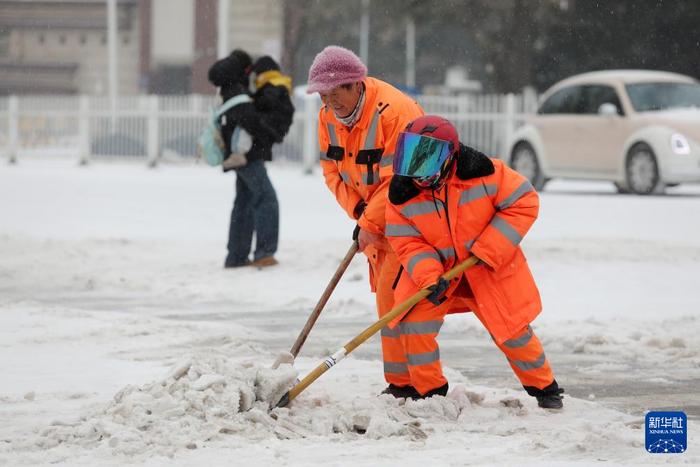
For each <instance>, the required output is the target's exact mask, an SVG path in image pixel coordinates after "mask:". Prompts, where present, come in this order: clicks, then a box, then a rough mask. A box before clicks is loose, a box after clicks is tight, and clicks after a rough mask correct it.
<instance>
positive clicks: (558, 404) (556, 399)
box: [523, 380, 564, 410]
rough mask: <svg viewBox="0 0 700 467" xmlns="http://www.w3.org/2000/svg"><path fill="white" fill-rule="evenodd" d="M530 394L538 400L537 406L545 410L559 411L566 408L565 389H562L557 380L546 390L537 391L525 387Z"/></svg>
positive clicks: (534, 388) (530, 387)
mask: <svg viewBox="0 0 700 467" xmlns="http://www.w3.org/2000/svg"><path fill="white" fill-rule="evenodd" d="M523 387H524V388H525V390H526V391H527V393H528V394H530V395H531V396H533V397H535V398H536V399H537V405H539V406H540V407H542V408H543V409H555V410H559V409H561V408H563V407H564V402H563V399H564V396H562V393H563V392H564V388H560V387H559V385H558V384H557V380H554V381H552V384H550V385H549V386H547V387H546V388H544V389H537V388H536V387H534V386H523Z"/></svg>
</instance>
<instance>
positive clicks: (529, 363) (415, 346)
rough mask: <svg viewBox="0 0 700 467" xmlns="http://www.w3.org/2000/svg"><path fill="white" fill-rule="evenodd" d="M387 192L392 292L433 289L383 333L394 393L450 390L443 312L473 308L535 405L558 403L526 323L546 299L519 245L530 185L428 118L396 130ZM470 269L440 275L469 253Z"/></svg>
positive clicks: (534, 207) (399, 297)
mask: <svg viewBox="0 0 700 467" xmlns="http://www.w3.org/2000/svg"><path fill="white" fill-rule="evenodd" d="M394 173H395V175H394V177H393V179H392V181H391V186H390V188H389V201H390V202H389V203H388V205H387V211H386V236H387V239H388V240H389V243H390V244H391V246H392V248H393V249H394V251H396V254H397V255H398V257H399V260H400V262H401V267H402V272H401V274H400V277H399V279H398V283H397V286H396V291H395V299H396V302H397V303H399V302H402V301H404V300H405V299H407V298H408V297H410V296H411V295H413V294H415V293H416V292H417V291H418V290H419V289H424V288H430V289H431V290H432V293H431V294H430V295H429V296H428V299H427V300H423V301H421V302H419V303H418V304H417V305H416V306H415V307H414V308H413V309H411V310H410V311H409V312H408V313H406V314H405V315H404V316H403V317H402V318H399V319H397V320H396V321H395V322H393V323H390V324H389V326H387V327H386V328H384V329H383V330H382V336H383V337H382V339H383V341H384V342H385V343H384V345H385V348H387V347H389V348H391V349H392V350H391V354H392V355H399V356H400V357H397V358H396V359H395V360H394V361H390V362H385V365H388V366H389V367H390V368H391V369H392V371H393V372H394V373H395V378H394V381H398V382H395V383H394V384H397V385H398V386H399V387H397V388H395V389H394V392H395V393H401V395H402V396H403V397H413V398H419V397H428V396H432V395H435V394H440V395H445V394H446V393H447V389H448V384H447V380H446V379H445V377H444V376H443V374H442V367H441V364H440V351H439V348H438V344H437V341H436V336H437V334H438V332H439V330H440V327H441V326H442V322H443V319H444V317H445V315H446V314H447V313H454V312H463V311H469V310H471V311H473V312H474V314H475V315H476V316H477V318H479V320H480V321H481V322H482V323H483V325H484V326H485V327H486V329H487V330H488V331H489V333H490V334H491V336H492V337H493V340H494V341H495V342H496V345H497V346H498V348H499V349H501V351H502V352H503V353H504V354H505V356H506V358H507V359H508V362H509V363H510V365H511V367H512V368H513V371H514V372H515V375H516V376H517V377H518V379H519V380H520V382H521V383H522V385H523V387H524V388H525V390H526V391H527V392H528V394H530V395H531V396H534V397H536V398H537V401H538V403H539V405H540V407H545V408H552V409H559V408H561V407H562V406H563V404H562V396H561V395H560V394H561V393H562V392H563V390H562V389H560V388H559V386H558V385H557V382H556V381H555V379H554V375H553V374H552V370H551V368H550V366H549V362H548V361H547V359H546V357H545V354H544V350H543V349H542V345H541V344H540V341H539V339H537V336H535V334H534V332H533V331H532V328H531V327H530V322H531V321H532V320H533V319H534V318H535V317H536V316H537V315H538V314H539V312H540V310H541V308H542V304H541V302H540V295H539V292H538V290H537V286H536V285H535V281H534V279H533V277H532V274H531V273H530V269H529V268H528V266H527V262H526V260H525V256H524V255H523V252H522V251H521V249H520V247H519V246H518V245H519V243H520V241H521V240H522V238H523V237H524V236H525V234H526V233H527V231H528V230H529V229H530V227H531V226H532V224H533V223H534V222H535V219H536V218H537V213H538V210H539V198H538V196H537V193H536V192H535V190H534V189H533V187H532V185H530V183H529V182H528V181H527V180H526V179H525V178H524V177H522V176H521V175H520V174H518V173H517V172H515V171H514V170H512V169H510V168H509V167H507V166H506V165H505V164H504V163H503V162H502V161H500V160H497V159H490V158H488V157H486V156H485V155H483V154H482V153H480V152H478V151H476V150H474V149H472V148H469V147H467V146H464V145H461V144H460V142H459V138H458V135H457V131H456V130H455V128H454V126H453V125H452V124H451V123H450V122H448V121H447V120H445V119H443V118H441V117H436V116H430V115H426V116H423V117H420V118H418V119H416V120H414V121H413V122H411V123H410V124H409V125H408V126H407V127H406V129H405V131H404V132H403V133H401V135H400V136H399V139H398V142H397V148H396V156H395V159H394ZM472 255H475V256H477V257H478V258H479V259H480V262H479V263H477V265H476V266H473V267H472V268H470V269H467V271H465V273H464V274H463V275H461V276H460V277H457V278H455V279H454V280H452V281H451V282H449V283H448V282H447V281H446V280H445V279H442V278H441V277H440V276H441V275H442V274H444V273H445V272H446V271H447V270H449V269H451V268H452V267H454V266H455V265H457V264H458V263H460V262H462V261H464V260H465V259H467V258H468V257H470V256H472Z"/></svg>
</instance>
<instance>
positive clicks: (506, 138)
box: [500, 93, 516, 161]
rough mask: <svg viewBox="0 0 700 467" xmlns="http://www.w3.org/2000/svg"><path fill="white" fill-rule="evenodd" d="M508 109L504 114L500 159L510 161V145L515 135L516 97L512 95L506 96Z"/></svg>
mask: <svg viewBox="0 0 700 467" xmlns="http://www.w3.org/2000/svg"><path fill="white" fill-rule="evenodd" d="M505 97H506V108H505V112H504V114H503V136H502V138H501V148H500V158H501V159H503V160H504V161H508V159H509V155H508V154H507V151H508V145H509V144H510V142H511V139H512V138H513V134H514V133H515V125H516V122H515V96H514V95H513V94H512V93H509V94H506V96H505Z"/></svg>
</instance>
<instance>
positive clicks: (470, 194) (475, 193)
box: [458, 185, 498, 206]
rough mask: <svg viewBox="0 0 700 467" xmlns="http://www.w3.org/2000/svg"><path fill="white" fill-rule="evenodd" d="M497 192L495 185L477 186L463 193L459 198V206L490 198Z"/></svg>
mask: <svg viewBox="0 0 700 467" xmlns="http://www.w3.org/2000/svg"><path fill="white" fill-rule="evenodd" d="M497 192H498V187H496V185H477V186H475V187H472V188H470V189H468V190H466V191H463V192H462V194H461V195H460V197H459V203H458V204H459V205H460V206H461V205H463V204H466V203H470V202H472V201H476V200H477V199H481V198H483V197H485V196H492V195H495V194H496V193H497Z"/></svg>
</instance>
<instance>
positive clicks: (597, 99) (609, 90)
mask: <svg viewBox="0 0 700 467" xmlns="http://www.w3.org/2000/svg"><path fill="white" fill-rule="evenodd" d="M582 94H583V98H582V99H581V100H580V106H579V110H580V111H579V112H578V113H584V114H597V113H598V110H599V109H600V106H601V105H603V104H606V103H607V104H613V105H614V106H615V107H617V114H618V115H624V113H623V112H622V106H621V105H620V99H619V98H618V97H617V92H615V88H613V87H612V86H604V85H600V84H591V85H587V86H583V92H582Z"/></svg>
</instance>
